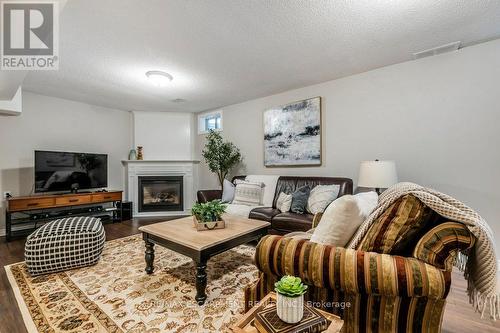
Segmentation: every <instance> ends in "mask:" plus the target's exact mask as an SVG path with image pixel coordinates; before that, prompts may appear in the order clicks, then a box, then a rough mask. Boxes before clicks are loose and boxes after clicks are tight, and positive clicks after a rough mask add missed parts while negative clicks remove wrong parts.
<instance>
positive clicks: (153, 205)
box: [138, 176, 184, 212]
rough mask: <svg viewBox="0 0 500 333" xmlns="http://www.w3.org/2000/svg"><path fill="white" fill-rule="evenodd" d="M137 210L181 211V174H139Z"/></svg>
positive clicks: (182, 204)
mask: <svg viewBox="0 0 500 333" xmlns="http://www.w3.org/2000/svg"><path fill="white" fill-rule="evenodd" d="M138 178H139V179H138V180H139V184H138V185H139V205H138V210H139V212H159V211H183V210H184V203H183V197H184V194H183V188H182V187H183V178H182V176H139V177H138Z"/></svg>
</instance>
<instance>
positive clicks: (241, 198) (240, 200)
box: [232, 180, 264, 206]
mask: <svg viewBox="0 0 500 333" xmlns="http://www.w3.org/2000/svg"><path fill="white" fill-rule="evenodd" d="M263 187H264V184H263V183H254V182H249V181H245V180H236V190H235V193H234V199H233V202H232V203H234V204H237V205H247V206H259V205H262V191H263Z"/></svg>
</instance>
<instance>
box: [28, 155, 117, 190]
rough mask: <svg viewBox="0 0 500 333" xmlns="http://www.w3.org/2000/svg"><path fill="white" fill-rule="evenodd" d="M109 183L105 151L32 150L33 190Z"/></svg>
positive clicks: (61, 188)
mask: <svg viewBox="0 0 500 333" xmlns="http://www.w3.org/2000/svg"><path fill="white" fill-rule="evenodd" d="M107 186H108V155H106V154H89V153H72V152H58V151H41V150H36V151H35V192H37V193H41V192H59V191H76V190H85V189H94V188H103V187H107Z"/></svg>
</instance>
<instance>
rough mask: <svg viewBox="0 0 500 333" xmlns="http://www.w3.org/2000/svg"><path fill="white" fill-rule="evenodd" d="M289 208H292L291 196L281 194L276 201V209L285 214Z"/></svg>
mask: <svg viewBox="0 0 500 333" xmlns="http://www.w3.org/2000/svg"><path fill="white" fill-rule="evenodd" d="M290 207H292V195H291V194H286V193H285V192H281V193H280V195H279V196H278V200H276V208H278V209H279V210H281V212H282V213H286V212H289V211H290Z"/></svg>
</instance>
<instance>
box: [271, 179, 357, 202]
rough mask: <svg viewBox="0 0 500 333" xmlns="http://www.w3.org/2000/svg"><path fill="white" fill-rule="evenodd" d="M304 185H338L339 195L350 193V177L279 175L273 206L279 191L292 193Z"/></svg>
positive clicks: (312, 186)
mask: <svg viewBox="0 0 500 333" xmlns="http://www.w3.org/2000/svg"><path fill="white" fill-rule="evenodd" d="M304 185H309V186H310V187H311V188H314V187H316V186H317V185H339V193H338V196H339V197H340V196H342V195H344V194H352V179H349V178H340V177H298V176H281V177H279V179H278V183H277V184H276V191H275V194H274V201H273V207H276V200H278V196H279V194H280V193H281V192H285V193H293V192H295V191H296V190H297V189H298V188H299V187H302V186H304Z"/></svg>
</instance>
